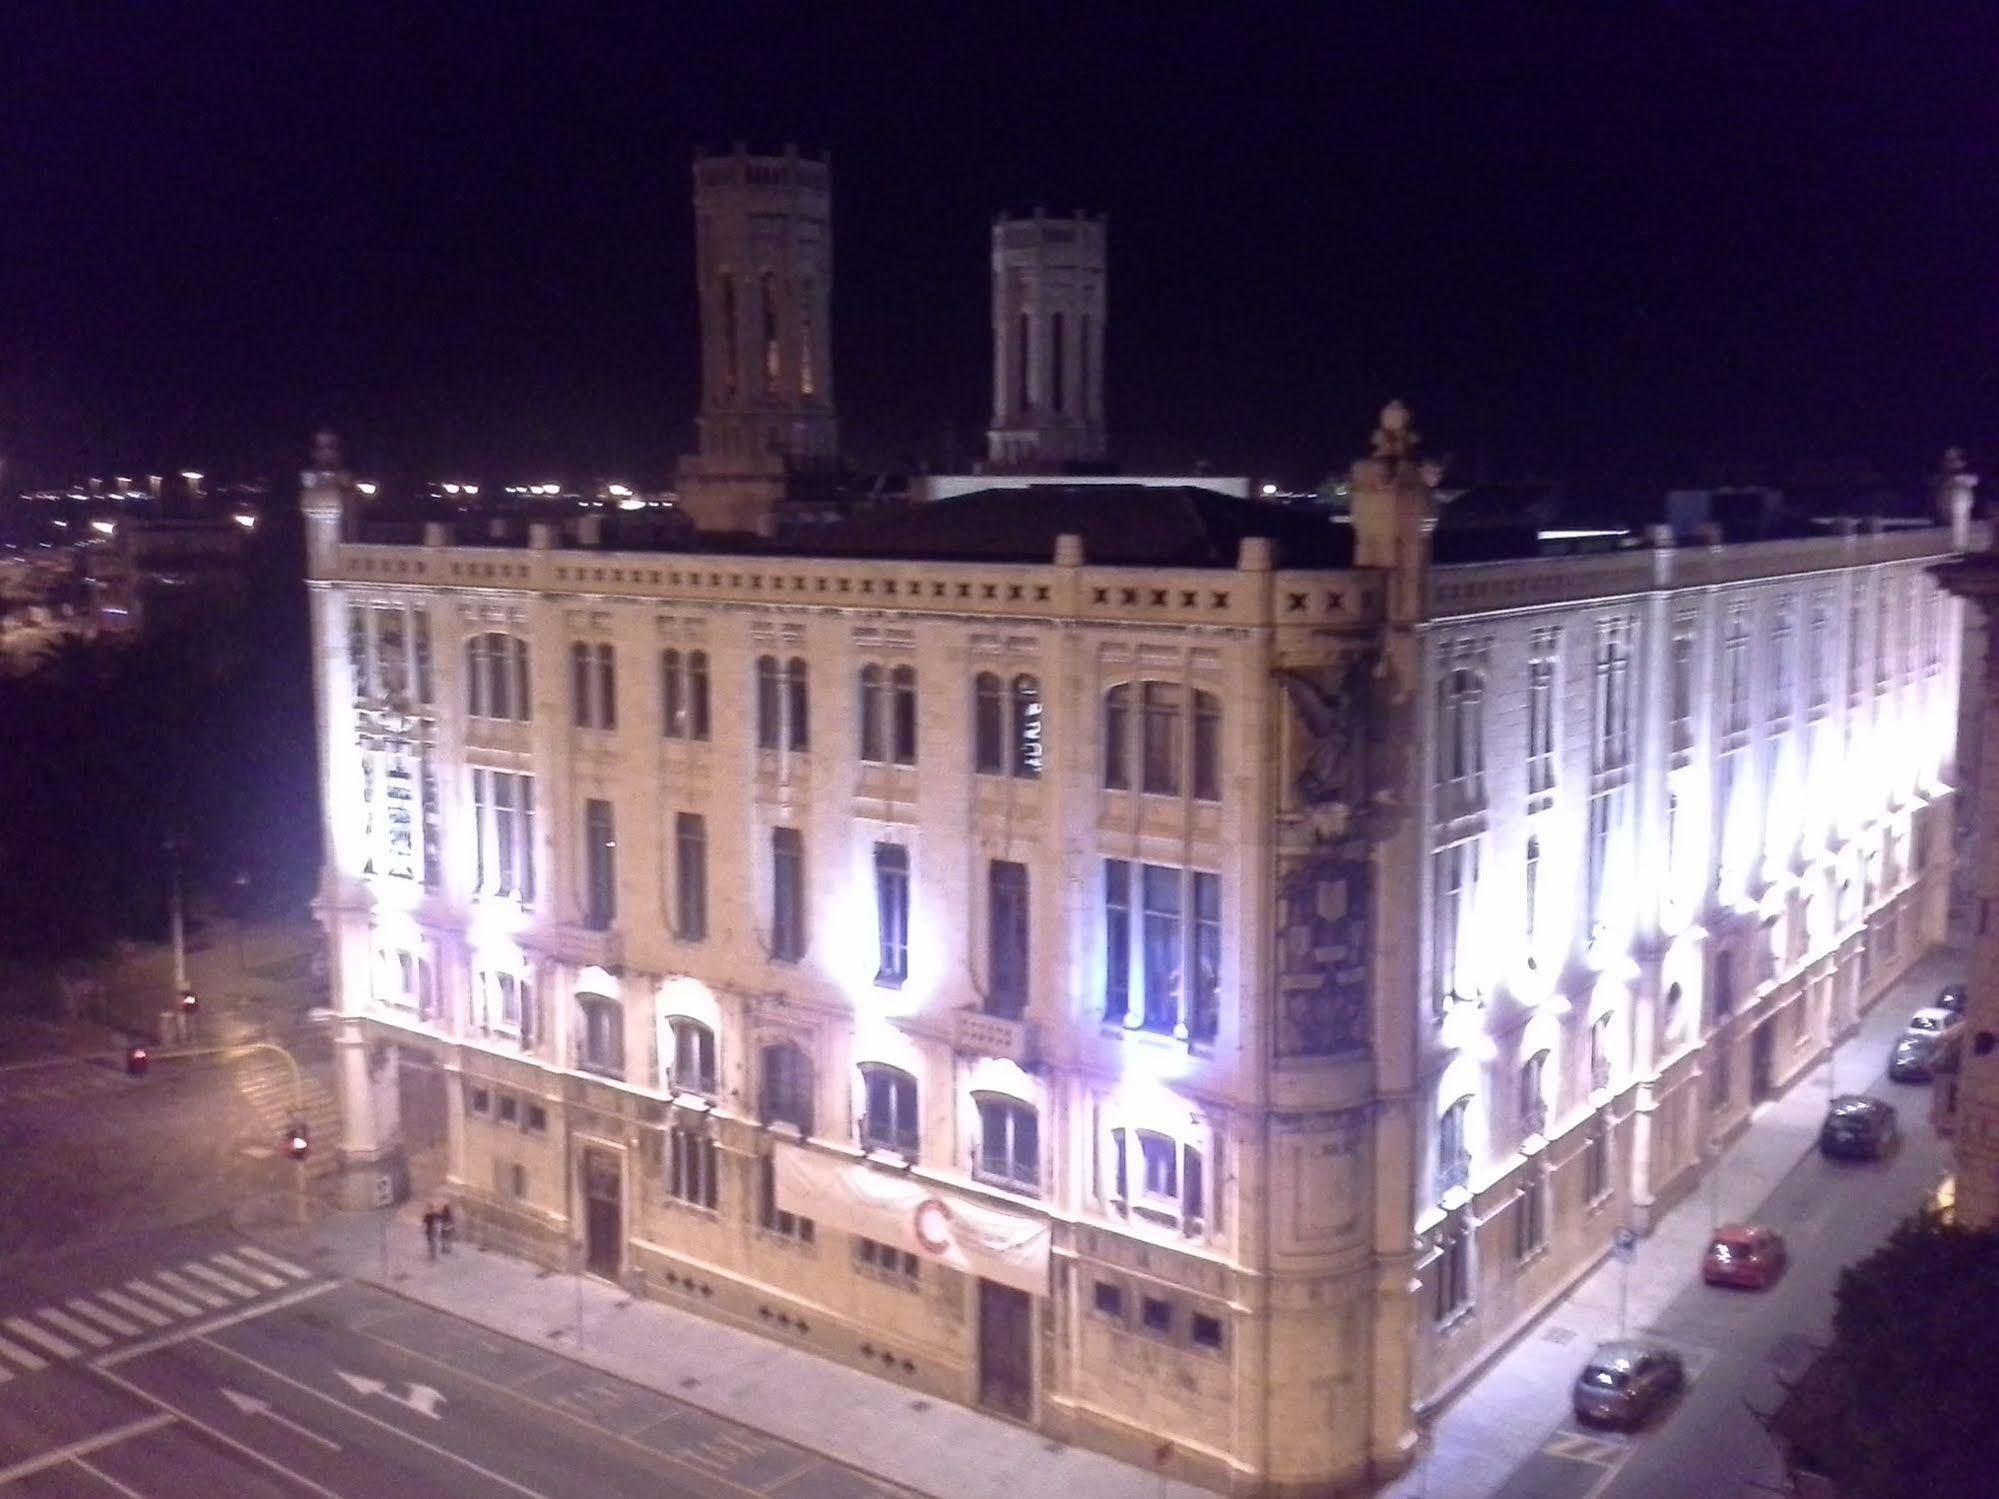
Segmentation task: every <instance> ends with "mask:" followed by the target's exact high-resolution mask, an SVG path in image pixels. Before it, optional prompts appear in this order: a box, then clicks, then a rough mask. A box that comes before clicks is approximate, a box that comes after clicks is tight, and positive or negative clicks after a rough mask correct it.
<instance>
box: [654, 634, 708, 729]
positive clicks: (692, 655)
mask: <svg viewBox="0 0 1999 1499" xmlns="http://www.w3.org/2000/svg"><path fill="white" fill-rule="evenodd" d="M659 727H660V733H662V734H663V735H665V736H666V737H667V738H668V739H706V738H707V737H708V653H707V652H706V651H687V652H684V653H683V652H681V651H677V650H666V651H662V652H660V657H659Z"/></svg>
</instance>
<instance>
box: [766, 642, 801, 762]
mask: <svg viewBox="0 0 1999 1499" xmlns="http://www.w3.org/2000/svg"><path fill="white" fill-rule="evenodd" d="M809 704H810V699H809V696H808V693H807V685H806V673H805V660H804V658H803V657H800V656H793V657H791V658H790V659H789V660H787V661H780V660H779V659H778V658H777V657H776V656H759V657H757V748H758V749H767V750H774V749H780V748H782V749H792V750H803V749H806V748H808V747H809V746H810V744H811V732H810V730H811V714H810V711H809Z"/></svg>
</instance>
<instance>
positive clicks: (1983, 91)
mask: <svg viewBox="0 0 1999 1499" xmlns="http://www.w3.org/2000/svg"><path fill="white" fill-rule="evenodd" d="M10 11H11V13H12V18H11V19H9V20H6V21H0V444H4V445H5V451H6V452H8V453H11V454H12V455H13V456H14V459H15V470H14V472H15V474H16V475H17V476H19V475H21V474H22V472H23V470H24V469H25V470H29V471H32V470H33V469H34V468H35V467H38V466H39V467H44V468H46V467H48V466H54V467H56V468H63V467H67V466H71V465H81V464H83V463H84V462H86V461H87V462H90V463H93V464H98V465H102V466H105V467H109V466H110V465H111V464H113V463H114V462H115V463H122V464H129V465H131V466H135V467H142V466H145V465H148V464H153V465H157V464H161V463H167V462H172V463H200V464H204V465H210V466H215V467H224V468H227V467H231V466H238V465H257V466H262V467H265V468H268V469H270V470H272V471H278V470H283V469H288V468H295V467H296V466H297V464H298V461H299V459H300V456H301V455H302V452H303V448H304V443H305V438H306V436H307V434H308V433H309V432H310V431H311V429H312V427H313V426H314V424H315V423H318V422H321V421H330V422H332V423H334V424H335V425H336V426H337V427H338V428H339V429H340V430H341V431H342V432H343V433H344V434H346V435H347V437H348V445H349V450H350V453H352V454H354V455H356V457H357V462H358V463H359V464H360V466H363V467H367V468H372V469H376V470H380V471H384V472H392V471H395V470H396V469H398V468H401V469H403V470H406V471H409V472H412V473H416V474H423V473H433V474H439V475H442V474H444V473H446V472H448V471H450V472H460V473H468V472H478V473H481V474H483V475H485V476H487V477H489V478H490V477H506V476H518V477H522V478H526V477H532V476H533V475H534V474H536V473H539V472H541V471H544V470H545V471H547V472H548V473H550V474H554V473H557V472H564V473H567V474H570V475H572V476H576V477H583V476H587V475H591V474H597V475H618V474H628V475H635V476H639V477H645V478H663V477H664V476H665V474H666V472H667V470H668V468H669V465H670V463H671V460H672V457H673V455H674V454H675V453H677V452H679V451H681V450H682V449H683V447H685V446H686V444H687V442H688V440H689V436H690V433H691V420H690V419H691V416H692V412H693V408H694V403H695V399H696V390H695V361H694V357H693V341H694V308H693V299H692V295H691V274H692V273H691V254H692V245H691V238H692V224H691V213H690V208H689V195H690V181H689V160H690V156H691V153H692V152H693V150H694V149H695V148H696V147H697V146H702V145H705V146H708V147H711V148H720V149H726V148H727V147H728V145H729V144H730V143H731V142H732V141H733V140H735V139H737V138H744V139H747V140H749V141H750V142H752V143H753V144H757V145H765V146H768V145H777V144H781V143H783V142H785V141H787V140H795V141H797V142H798V143H800V144H801V145H802V146H804V147H807V148H809V149H822V148H823V149H829V150H830V151H831V152H832V154H833V160H834V195H835V210H834V213H835V234H836V247H837V248H836V258H837V283H836V291H835V305H834V338H835V362H836V366H837V371H838V379H839V385H840V405H841V414H842V418H843V424H844V429H845V431H846V433H847V434H848V437H849V442H848V446H849V449H850V451H851V452H852V453H853V454H854V455H855V456H856V457H858V458H860V459H862V460H863V461H871V462H888V461H894V460H896V459H897V458H898V457H900V456H903V455H915V454H925V453H928V454H939V453H941V452H942V451H943V450H944V449H945V447H946V445H947V444H948V443H949V442H950V441H951V439H952V436H953V434H955V438H956V441H957V442H958V443H959V445H960V447H961V449H963V450H965V451H972V450H975V447H976V445H977V444H979V443H981V442H982V433H983V428H984V425H985V420H986V416H987V408H988V402H989V393H988V390H987V381H988V373H989V362H988V353H987V347H986V343H987V332H986V317H987V269H986V250H987V240H986V236H987V226H988V223H989V221H990V218H991V215H992V213H993V212H994V211H995V210H997V209H1001V208H1007V207H1013V208H1028V207H1032V206H1033V205H1035V204H1037V203H1040V204H1045V205H1047V206H1048V207H1049V208H1050V209H1051V210H1058V209H1059V210H1070V209H1075V208H1089V209H1092V210H1100V211H1104V212H1107V213H1108V214H1109V216H1110V228H1111V281H1110V306H1111V312H1110V330H1111V331H1110V339H1111V347H1110V354H1109V360H1108V378H1109V400H1110V407H1111V411H1110V419H1111V427H1112V432H1113V438H1114V441H1115V443H1116V446H1117V447H1118V449H1119V450H1120V452H1121V453H1122V454H1123V455H1124V456H1125V457H1126V459H1127V460H1128V461H1129V462H1130V463H1132V464H1134V465H1140V466H1167V467H1177V466H1181V465H1185V464H1189V463H1192V462H1194V461H1195V460H1197V459H1206V460H1208V461H1209V462H1210V463H1212V464H1213V465H1214V466H1216V467H1217V468H1223V469H1229V470H1236V471H1241V470H1252V471H1256V472H1259V473H1265V474H1271V475H1274V476H1277V477H1281V478H1284V479H1287V480H1294V481H1301V482H1312V481H1316V480H1317V479H1318V478H1319V476H1320V475H1321V474H1323V473H1324V472H1325V471H1327V470H1328V469H1329V468H1331V467H1333V466H1335V465H1337V464H1340V463H1343V462H1344V461H1345V460H1346V459H1348V458H1349V457H1351V456H1352V454H1353V453H1354V451H1355V450H1356V449H1357V447H1358V446H1359V445H1360V444H1361V442H1362V441H1363V439H1364V438H1365V436H1366V434H1367V431H1368V428H1369V426H1370V422H1371V416H1372V413H1373V411H1374V410H1375V408H1376V407H1378V406H1379V404H1380V403H1381V401H1382V400H1383V399H1384V398H1386V397H1387V396H1390V395H1397V394H1399V395H1401V396H1402V397H1404V398H1405V399H1407V400H1408V401H1410V402H1411V403H1412V404H1413V405H1414V406H1415V408H1416V411H1417V415H1418V419H1419V424H1420V425H1421V426H1422V427H1423V429H1424V430H1425V432H1426V433H1427V435H1428V436H1429V437H1430V439H1431V440H1432V443H1433V445H1434V446H1436V447H1440V448H1444V449H1448V450H1451V451H1452V452H1453V453H1454V454H1455V455H1456V463H1457V466H1458V469H1459V471H1460V472H1461V473H1463V472H1466V471H1468V470H1470V469H1472V468H1473V467H1474V466H1475V465H1476V464H1477V463H1479V462H1480V461H1483V462H1484V463H1485V464H1486V466H1487V468H1488V471H1490V472H1493V473H1495V474H1498V473H1505V474H1519V473H1524V472H1530V471H1531V472H1540V473H1549V472H1555V473H1567V474H1570V475H1572V476H1577V477H1583V476H1588V475H1592V474H1610V473H1625V474H1633V475H1635V474H1638V473H1641V472H1642V473H1644V474H1647V475H1652V474H1659V475H1667V474H1670V475H1679V474H1683V473H1688V472H1692V471H1694V470H1706V469H1711V468H1712V467H1713V466H1715V465H1738V466H1740V467H1741V468H1742V469H1743V470H1744V471H1761V472H1771V471H1775V470H1780V469H1781V470H1787V471H1795V470H1796V469H1797V468H1798V467H1799V466H1801V465H1823V464H1852V463H1869V464H1876V465H1880V466H1881V467H1883V468H1884V469H1886V470H1887V471H1889V472H1891V473H1894V474H1896V475H1898V476H1900V475H1906V474H1908V473H1912V472H1922V471H1924V470H1925V469H1926V467H1927V465H1929V464H1930V463H1931V462H1932V460H1933V458H1934V456H1935V454H1936V452H1937V451H1938V450H1939V449H1940V448H1941V447H1942V446H1943V445H1944V443H1945V442H1947V441H1957V442H1962V443H1964V444H1966V445H1967V446H1969V447H1970V448H1971V449H1972V451H1973V455H1974V457H1975V458H1976V457H1979V456H1980V455H1983V456H1984V458H1985V460H1986V464H1987V467H1988V468H1994V469H1999V403H1995V395H1999V381H1995V378H1994V375H1995V357H1996V356H1995V350H1999V310H1996V309H1995V287H1999V279H1995V278H1999V81H1995V80H1999V66H1995V65H1999V6H1992V5H1980V6H1967V7H1962V8H1958V7H1951V6H1944V5H1938V4H1930V3H1924V4H1921V5H1915V6H1911V5H1906V4H1903V5H1897V6H1887V5H1883V6H1879V7H1857V6H1846V5H1836V4H1811V5H1776V4H1769V5H1755V4H1736V5H1729V6H1712V7H1710V6H1699V5H1692V4H1673V5H1664V4H1660V5H1650V4H1642V3H1637V0H1633V3H1629V4H1624V3H1603V4H1596V5H1591V6H1587V7H1574V8H1567V7H1553V6H1526V5H1514V4H1503V5H1502V4H1498V3H1494V4H1490V5H1479V6H1462V7H1459V6H1450V5H1436V4H1425V5H1408V4H1401V5H1395V6H1387V7H1381V8H1378V9H1376V8H1371V7H1365V6H1358V5H1355V6H1348V5H1338V4H1318V5H1311V6H1303V7H1298V8H1296V9H1292V8H1277V7H1268V6H1242V5H1235V6H1229V7H1226V8H1223V7H1217V8H1214V9H1212V10H1205V9H1198V8H1195V7H1191V6H1186V5H1165V4H1157V5H1152V6H1145V7H1125V6H1108V5H1105V6H1077V5H1070V6H1063V7H1049V8H1046V9H1042V8H1038V7H1033V8H1030V7H1022V6H1015V5H983V6H982V5H974V4H956V3H952V4H941V5H940V4H929V5H924V6H910V7H906V8H905V7H888V6H880V5H869V4H864V3H858V0H847V3H843V4H808V3H805V0H793V3H790V4H783V5H757V4H742V3H731V4H727V5H723V4H707V5H700V6H696V5H690V4H685V3H666V0H654V3H635V4H630V5H625V6H618V7H603V8H598V7H584V6H555V5H532V4H510V3H496V0H488V3H483V4H476V5H474V4H467V5H463V6H455V5H435V4H422V3H409V4H405V5H400V6H380V7H377V6H372V5H365V4H349V5H337V6H328V5H317V6H310V7H308V6H303V5H293V4H285V3H270V0H263V3H251V4H243V5H219V4H214V3H207V0H175V3H172V4H167V3H160V0H154V3H149V4H144V5H138V6H132V7H129V8H113V7H89V6H74V7H70V6H65V7H60V8H58V7H56V6H49V5H33V6H18V7H11V8H10ZM1994 484H1995V486H1999V477H1995V480H1994Z"/></svg>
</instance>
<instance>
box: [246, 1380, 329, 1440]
mask: <svg viewBox="0 0 1999 1499" xmlns="http://www.w3.org/2000/svg"><path fill="white" fill-rule="evenodd" d="M222 1398H223V1399H224V1400H227V1401H228V1402H229V1403H230V1404H231V1405H233V1406H235V1407H236V1409H237V1410H239V1411H241V1412H242V1413H243V1414H244V1415H246V1416H263V1417H264V1418H266V1419H267V1420H271V1421H275V1422H277V1423H278V1425H280V1426H288V1427H290V1428H291V1429H292V1430H293V1431H295V1432H297V1433H298V1434H299V1435H300V1436H302V1437H304V1438H306V1439H307V1440H308V1441H313V1442H317V1443H319V1445H320V1446H322V1447H325V1448H328V1449H329V1450H331V1451H334V1452H338V1451H339V1450H340V1444H339V1443H338V1442H336V1441H334V1440H333V1438H331V1437H323V1436H321V1435H320V1434H319V1433H318V1432H316V1431H314V1430H313V1429H312V1428H311V1427H309V1426H301V1425H299V1424H298V1422H296V1421H294V1420H293V1419H292V1418H291V1417H290V1416H286V1415H281V1414H279V1413H278V1412H277V1411H274V1410H272V1409H271V1402H270V1401H268V1400H259V1399H258V1398H257V1397H256V1396H255V1395H245V1394H244V1393H243V1392H242V1391H241V1390H232V1389H230V1388H229V1387H228V1386H227V1385H224V1386H223V1387H222Z"/></svg>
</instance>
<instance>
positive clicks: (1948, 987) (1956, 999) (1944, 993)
mask: <svg viewBox="0 0 1999 1499" xmlns="http://www.w3.org/2000/svg"><path fill="white" fill-rule="evenodd" d="M1968 997H1969V996H1968V994H1967V992H1966V989H1965V986H1964V985H1963V984H1945V985H1944V986H1943V988H1942V989H1940V990H1939V991H1938V992H1937V1002H1936V1008H1937V1009H1939V1010H1949V1011H1950V1012H1951V1014H1953V1015H1962V1014H1963V1013H1964V1002H1965V1000H1966V999H1967V998H1968Z"/></svg>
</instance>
